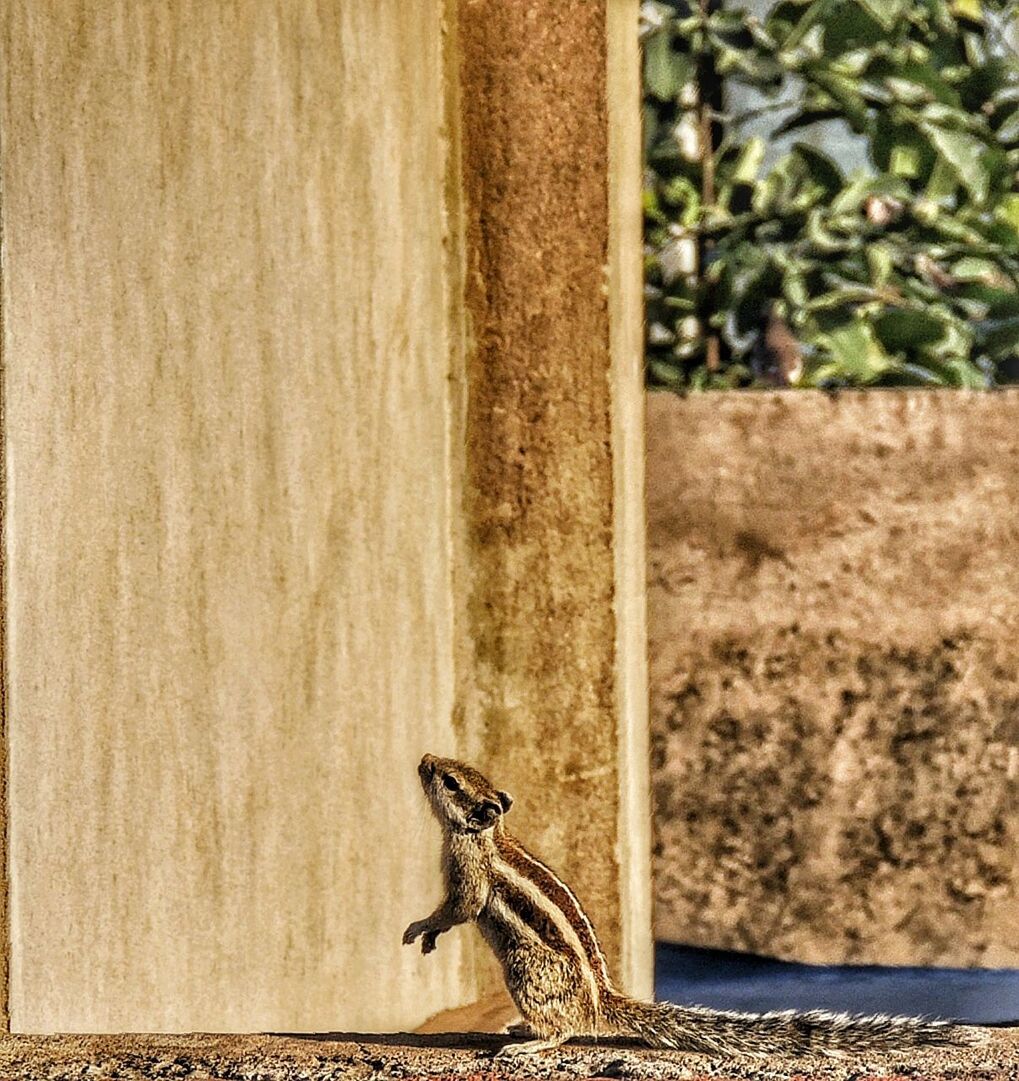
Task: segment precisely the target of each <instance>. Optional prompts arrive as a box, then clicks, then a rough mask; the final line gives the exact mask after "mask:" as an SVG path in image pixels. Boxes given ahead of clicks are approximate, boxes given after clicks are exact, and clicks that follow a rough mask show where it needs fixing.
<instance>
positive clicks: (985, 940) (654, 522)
mask: <svg viewBox="0 0 1019 1081" xmlns="http://www.w3.org/2000/svg"><path fill="white" fill-rule="evenodd" d="M1017 421H1019V393H1017V392H1014V391H1008V392H1003V393H998V394H993V395H969V394H961V393H944V394H938V393H917V392H898V391H896V392H872V393H866V394H846V395H841V396H839V397H838V398H830V397H825V396H824V395H819V394H811V393H789V394H733V395H706V396H703V397H691V398H688V399H686V400H682V399H679V398H676V397H673V396H664V395H663V396H658V395H653V396H652V397H651V398H650V401H649V413H648V487H649V495H648V499H649V502H648V513H649V583H650V586H649V598H648V603H649V624H650V638H651V649H650V666H651V669H650V678H651V685H652V714H653V747H654V752H653V776H654V791H655V808H656V809H655V815H656V818H655V822H656V837H655V877H656V926H657V932H658V934H659V935H660V936H661V937H664V938H668V939H674V940H677V941H683V942H690V943H695V944H701V945H709V946H718V947H726V948H734V949H746V950H755V951H758V952H761V953H766V954H773V955H778V956H781V957H788V958H798V959H803V960H815V961H843V960H849V961H860V962H867V961H870V962H880V963H921V964H926V963H938V964H948V965H953V964H954V965H982V966H995V965H1007V966H1015V965H1019V633H1017V632H1019V560H1017V558H1016V553H1017V540H1019V435H1017V432H1019V427H1017Z"/></svg>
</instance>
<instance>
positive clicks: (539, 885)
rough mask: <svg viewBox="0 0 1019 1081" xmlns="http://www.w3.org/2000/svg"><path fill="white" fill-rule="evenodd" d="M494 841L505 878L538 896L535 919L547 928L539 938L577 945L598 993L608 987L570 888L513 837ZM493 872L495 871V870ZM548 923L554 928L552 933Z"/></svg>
mask: <svg viewBox="0 0 1019 1081" xmlns="http://www.w3.org/2000/svg"><path fill="white" fill-rule="evenodd" d="M494 840H495V848H496V853H497V855H498V861H499V862H500V863H501V864H503V865H504V866H505V868H507V869H508V871H509V872H510V873H509V875H507V876H506V877H507V878H509V879H510V880H512V879H514V878H515V879H518V880H522V882H523V883H524V884H526V886H529V887H530V889H528V890H527V893H528V894H529V895H530V896H532V897H535V896H536V895H537V897H538V904H539V905H540V907H541V908H542V909H543V912H542V913H541V915H540V916H538V917H537V918H538V919H539V920H540V921H541V923H542V924H543V925H544V927H545V928H546V929H547V930H546V932H545V934H543V935H542V937H543V938H545V940H546V941H548V940H549V937H553V938H554V939H556V940H559V941H563V940H566V941H575V942H576V943H578V944H579V948H580V952H581V959H582V960H586V962H587V966H588V967H589V968H590V971H591V975H592V976H593V978H594V982H595V984H596V985H597V987H598V988H599V989H601V990H606V989H609V988H611V986H612V985H611V981H610V980H609V971H608V966H607V965H606V963H605V955H604V954H603V953H602V950H601V946H599V944H598V938H597V936H596V935H595V933H594V927H592V926H591V921H590V920H589V919H588V918H587V914H586V913H585V912H584V910H583V908H581V907H580V902H579V901H578V900H577V898H576V896H575V895H574V893H573V891H572V890H571V889H570V887H569V886H567V885H566V883H565V882H563V881H562V879H561V878H559V876H558V875H557V874H556V873H555V872H554V871H552V870H551V869H550V868H549V867H546V866H545V864H544V863H542V862H541V860H539V859H538V858H537V857H536V856H532V855H531V853H530V852H528V851H527V849H526V848H524V846H523V845H522V844H521V843H520V842H519V841H518V840H516V839H515V838H513V837H510V836H509V835H508V834H506V833H502V832H501V831H497V832H496V835H495V838H494ZM495 869H496V870H499V868H498V867H496V868H495ZM529 922H530V921H529ZM550 924H551V925H554V930H553V929H552V927H551V926H550ZM531 926H534V923H531Z"/></svg>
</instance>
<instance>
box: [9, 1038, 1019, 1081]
mask: <svg viewBox="0 0 1019 1081" xmlns="http://www.w3.org/2000/svg"><path fill="white" fill-rule="evenodd" d="M991 1039H992V1042H991V1043H990V1044H989V1045H988V1046H987V1047H986V1048H982V1049H979V1050H976V1049H972V1050H965V1051H950V1052H946V1051H944V1050H940V1051H930V1052H925V1053H914V1054H910V1055H909V1056H908V1057H899V1058H892V1057H890V1056H885V1057H880V1058H878V1057H875V1058H873V1059H868V1060H866V1061H862V1060H854V1061H848V1060H843V1061H833V1060H830V1059H829V1060H815V1059H806V1058H798V1059H781V1060H779V1059H761V1060H756V1059H716V1058H709V1057H707V1056H704V1055H681V1054H673V1053H665V1052H658V1051H645V1050H634V1049H629V1048H621V1047H604V1046H603V1047H597V1048H595V1047H591V1046H582V1045H570V1046H568V1047H565V1048H562V1049H560V1050H557V1051H552V1052H545V1053H543V1054H541V1055H539V1056H536V1057H534V1058H530V1059H526V1060H525V1061H523V1062H522V1063H520V1064H516V1065H503V1064H501V1063H500V1064H495V1063H494V1062H493V1059H492V1055H493V1053H494V1051H495V1049H496V1048H497V1047H498V1046H499V1045H500V1043H501V1041H500V1040H499V1039H498V1038H497V1037H492V1036H489V1035H483V1034H478V1033H474V1034H471V1033H447V1034H445V1035H427V1036H425V1035H415V1034H410V1033H397V1034H393V1035H364V1034H351V1033H334V1034H329V1035H316V1036H286V1035H251V1036H213V1035H186V1036H152V1035H122V1036H8V1037H4V1038H2V1039H0V1077H2V1078H3V1079H4V1081H8V1079H9V1081H21V1079H25V1081H29V1079H30V1081H72V1079H73V1081H82V1079H87V1081H114V1079H116V1081H141V1079H150V1078H151V1079H157V1078H158V1079H164V1078H165V1079H171V1078H172V1079H173V1081H181V1079H183V1081H189V1079H190V1081H211V1079H216V1081H337V1079H339V1078H344V1079H346V1078H350V1079H352V1081H371V1079H378V1081H389V1079H395V1078H401V1079H410V1078H449V1079H451V1078H464V1079H469V1081H498V1079H501V1078H505V1079H507V1081H524V1079H527V1078H535V1079H541V1081H565V1079H571V1081H575V1079H578V1078H633V1079H635V1081H636V1079H645V1081H673V1079H675V1081H700V1079H707V1078H711V1079H713V1081H737V1079H739V1081H745V1079H760V1081H814V1079H818V1081H821V1079H823V1081H905V1079H907V1078H909V1079H912V1081H940V1079H942V1078H944V1079H949V1078H951V1079H952V1081H998V1079H999V1078H1000V1079H1005V1078H1017V1077H1019V1030H1015V1029H1013V1030H997V1031H994V1032H992V1034H991Z"/></svg>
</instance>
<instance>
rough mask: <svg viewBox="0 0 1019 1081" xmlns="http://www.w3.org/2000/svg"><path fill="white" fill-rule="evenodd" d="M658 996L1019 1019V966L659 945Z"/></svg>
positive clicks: (994, 1021) (725, 1006)
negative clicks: (797, 959)
mask: <svg viewBox="0 0 1019 1081" xmlns="http://www.w3.org/2000/svg"><path fill="white" fill-rule="evenodd" d="M655 991H656V994H657V997H658V998H660V999H664V1000H666V1001H668V1002H678V1003H681V1004H684V1005H699V1006H713V1007H715V1008H716V1009H722V1010H749V1011H752V1012H755V1013H757V1012H762V1011H764V1010H789V1009H795V1010H808V1009H811V1008H813V1007H817V1008H820V1009H825V1010H845V1011H848V1012H849V1013H891V1014H922V1015H925V1016H927V1017H943V1018H952V1019H954V1020H957V1021H967V1022H970V1023H972V1024H979V1025H1006V1024H1010V1023H1011V1024H1019V969H1007V968H1006V969H973V968H906V967H902V968H900V967H892V966H885V965H801V964H795V963H792V962H789V961H775V960H773V959H771V958H768V957H758V956H755V955H754V954H742V953H728V952H725V951H723V950H703V949H696V948H694V947H692V946H673V945H671V944H668V943H663V942H659V943H658V944H657V945H656V946H655Z"/></svg>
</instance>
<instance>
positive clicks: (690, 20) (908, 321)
mask: <svg viewBox="0 0 1019 1081" xmlns="http://www.w3.org/2000/svg"><path fill="white" fill-rule="evenodd" d="M744 2H745V0H744ZM1014 3H1015V0H778V2H775V3H772V4H771V5H770V6H769V7H768V9H767V13H766V16H765V17H763V18H756V17H754V16H753V15H752V14H750V13H749V12H748V11H747V10H746V9H745V8H744V7H743V6H742V5H741V3H740V0H729V2H728V4H727V5H726V6H725V7H724V8H722V9H717V7H718V6H717V4H715V3H710V4H709V3H707V2H706V0H701V2H700V3H699V2H698V0H672V2H670V3H667V4H666V3H655V2H649V3H645V4H644V7H643V9H642V12H643V18H644V24H645V25H644V39H643V40H644V65H645V67H644V73H645V160H646V185H645V215H646V238H647V246H646V279H647V317H648V379H649V382H650V383H652V384H653V385H666V386H671V387H677V388H682V387H694V388H699V387H709V386H717V387H724V386H743V385H749V384H761V383H767V382H773V383H784V382H792V383H795V384H797V385H801V386H844V385H852V386H859V385H873V384H876V385H889V384H900V385H901V384H907V385H908V384H914V385H931V386H953V387H985V386H989V385H993V383H995V382H1001V381H1009V380H1014V379H1015V378H1017V376H1019V287H1017V283H1019V182H1017V169H1019V60H1017V58H1016V55H1015V52H1014V51H1013V50H1012V48H1011V47H1010V46H1009V44H1008V42H1007V41H1006V40H1005V38H1004V35H1003V33H1002V32H1001V27H1002V26H1004V25H1006V22H1007V20H1008V19H1009V18H1011V17H1012V16H1013V4H1014ZM716 77H717V78H718V79H720V80H722V81H723V85H724V86H725V87H726V88H727V89H731V88H732V87H734V86H737V85H742V86H743V87H747V88H751V89H752V90H753V91H754V92H755V94H757V95H758V100H760V102H761V106H760V108H756V107H755V108H754V109H752V110H749V111H747V112H746V113H745V114H744V115H742V116H737V115H733V114H731V113H728V112H726V111H725V110H722V111H719V110H718V108H717V106H716V108H715V109H714V110H712V109H710V108H709V106H707V105H704V104H702V102H706V101H711V100H715V101H716V102H717V101H719V100H721V99H720V98H719V97H718V95H717V94H716V95H715V97H714V99H712V95H711V93H710V90H711V88H710V87H706V86H705V80H706V79H714V78H716ZM744 96H745V95H744ZM790 100H791V101H792V105H791V107H790V106H789V105H788V104H787V103H788V102H789V101H790ZM769 110H773V111H774V114H775V115H776V116H777V117H779V118H780V119H781V123H780V125H779V127H778V129H777V130H776V131H775V132H773V133H772V136H771V137H777V136H783V135H787V134H788V133H796V135H795V136H792V137H791V138H795V139H798V140H800V141H794V142H792V143H791V147H790V149H789V150H788V153H786V154H785V155H784V156H783V157H782V158H781V159H780V160H778V161H776V162H774V163H773V164H770V165H768V164H766V150H767V144H766V142H765V140H764V139H763V138H762V137H761V136H760V135H751V136H748V134H747V127H748V124H750V123H751V122H752V121H753V120H754V119H755V118H757V119H758V120H759V118H760V117H761V115H763V114H766V113H767V112H768V111H769ZM831 120H838V121H841V122H842V123H843V124H844V125H845V126H846V128H847V129H848V130H849V131H851V132H853V133H855V135H856V137H857V138H858V139H859V141H860V144H861V146H862V148H863V149H864V151H865V158H866V159H867V161H868V163H869V164H868V167H866V168H859V169H856V170H853V171H851V172H850V173H849V175H845V173H844V171H843V168H842V167H841V166H840V165H839V163H838V162H837V161H836V160H835V158H834V157H833V156H832V155H831V154H829V153H826V152H825V151H824V150H821V149H818V148H816V147H815V146H810V145H808V144H807V143H806V142H805V141H802V139H803V136H804V133H806V132H809V131H811V130H814V131H816V130H818V129H816V128H814V127H813V126H814V125H817V124H819V123H820V122H822V121H831ZM711 124H714V126H715V128H714V130H715V140H714V142H715V143H716V144H717V145H716V146H715V148H714V153H713V154H711V155H709V156H708V160H704V159H705V156H704V155H703V154H700V153H699V152H698V144H697V134H698V132H704V131H705V129H706V126H707V125H711ZM790 342H791V343H793V344H792V349H791V354H792V356H793V361H792V362H790V361H789V359H788V357H789V354H790V349H789V348H788V343H790ZM776 343H777V344H776ZM783 350H784V352H783ZM783 357H784V358H785V359H784V360H783Z"/></svg>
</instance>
